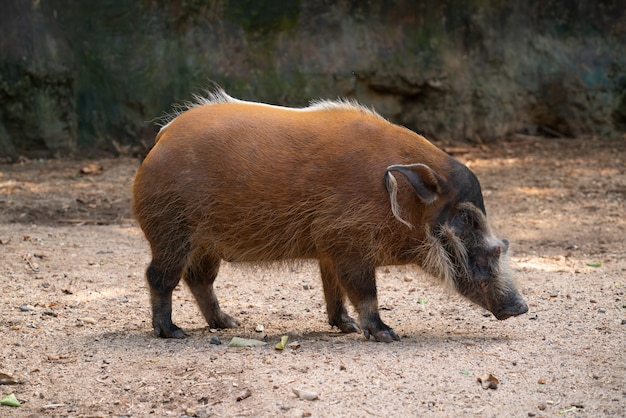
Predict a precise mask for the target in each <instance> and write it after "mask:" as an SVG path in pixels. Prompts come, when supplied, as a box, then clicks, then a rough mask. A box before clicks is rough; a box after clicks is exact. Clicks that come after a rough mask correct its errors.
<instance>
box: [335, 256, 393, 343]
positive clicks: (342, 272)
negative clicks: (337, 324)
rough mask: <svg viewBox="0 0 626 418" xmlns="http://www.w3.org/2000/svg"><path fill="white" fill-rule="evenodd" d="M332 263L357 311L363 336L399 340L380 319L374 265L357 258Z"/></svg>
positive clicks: (377, 339)
mask: <svg viewBox="0 0 626 418" xmlns="http://www.w3.org/2000/svg"><path fill="white" fill-rule="evenodd" d="M342 261H343V260H342ZM334 264H335V266H336V267H335V268H336V270H337V277H338V278H339V281H340V283H341V286H342V287H343V289H344V290H345V291H346V293H347V295H348V298H350V301H351V302H352V304H353V305H354V307H355V308H356V310H357V311H358V313H359V320H360V325H361V329H362V330H363V334H364V335H365V338H367V339H369V338H370V336H373V337H374V339H375V340H376V341H383V342H387V343H388V342H392V341H393V340H396V341H398V340H400V337H398V335H397V334H396V333H395V332H394V330H393V329H392V328H391V327H389V326H388V325H387V324H385V323H384V322H383V321H382V320H381V319H380V314H379V312H378V298H377V293H376V274H375V268H374V266H370V265H367V264H365V263H360V262H359V261H358V260H357V261H356V262H349V263H344V262H337V261H335V263H334ZM364 264H365V265H364Z"/></svg>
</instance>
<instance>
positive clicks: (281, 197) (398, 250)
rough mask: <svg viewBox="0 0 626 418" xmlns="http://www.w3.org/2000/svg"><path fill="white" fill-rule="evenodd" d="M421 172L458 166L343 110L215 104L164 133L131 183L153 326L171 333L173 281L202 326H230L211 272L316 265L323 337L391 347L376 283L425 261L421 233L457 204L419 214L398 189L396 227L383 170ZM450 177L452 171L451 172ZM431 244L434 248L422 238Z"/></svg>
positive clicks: (406, 188)
mask: <svg viewBox="0 0 626 418" xmlns="http://www.w3.org/2000/svg"><path fill="white" fill-rule="evenodd" d="M413 163H422V164H426V165H427V166H429V167H430V168H431V169H432V170H434V171H435V172H437V173H438V174H439V175H440V176H442V177H443V178H446V176H447V174H448V173H449V172H450V171H451V170H452V167H453V166H454V164H455V163H456V162H455V161H454V160H453V159H452V158H450V157H449V156H448V155H447V154H445V153H444V152H442V151H441V150H439V149H438V148H436V147H435V146H433V145H432V144H431V143H430V142H428V141H427V140H426V139H425V138H423V137H422V136H420V135H417V134H415V133H413V132H411V131H409V130H407V129H405V128H402V127H400V126H397V125H394V124H391V123H389V122H388V121H386V120H384V119H383V118H381V117H380V116H378V115H376V114H375V113H374V112H372V111H369V110H367V109H364V108H362V107H360V106H357V105H353V104H350V103H346V102H322V103H318V104H316V105H313V106H312V107H309V108H306V109H290V108H283V107H277V106H269V105H264V104H256V103H248V102H241V101H237V100H234V99H231V98H229V97H228V96H226V95H225V94H224V93H223V92H218V93H216V94H214V95H212V98H211V99H209V100H207V101H205V103H200V104H198V105H194V106H191V108H190V109H189V110H187V111H185V112H183V113H181V114H179V115H178V116H177V117H176V118H175V119H173V120H172V121H171V122H170V123H168V124H167V125H166V126H164V127H163V128H162V130H161V131H160V132H159V135H158V136H157V140H156V144H155V146H154V148H153V149H152V151H151V152H150V153H149V154H148V156H147V157H146V159H145V161H144V162H143V164H142V166H141V167H140V168H139V171H138V173H137V176H136V180H135V185H134V211H135V215H136V218H137V220H138V221H139V224H140V225H141V227H142V229H143V231H144V233H145V235H146V238H147V239H148V241H149V242H150V244H151V248H152V254H153V260H152V263H151V266H150V268H149V269H148V281H149V283H150V285H151V294H152V303H153V323H154V326H155V330H156V331H157V333H158V334H159V335H162V336H174V337H181V336H184V333H183V332H182V331H181V330H180V329H178V327H176V326H175V325H173V324H172V323H171V319H170V315H171V289H172V288H173V286H175V285H176V283H178V280H179V279H180V278H181V276H183V277H184V278H185V280H186V281H187V283H188V284H189V285H190V287H191V288H192V291H193V292H194V295H195V296H196V299H197V301H198V303H199V305H200V308H201V310H202V311H203V314H204V315H205V317H206V319H207V321H208V322H209V324H210V325H213V326H218V327H220V326H235V325H236V322H235V321H234V320H233V319H232V318H230V317H228V316H227V315H225V314H223V313H222V312H221V310H220V309H219V306H218V303H217V299H216V297H215V295H214V293H213V290H212V283H213V280H214V279H215V275H216V274H217V269H218V266H219V260H220V259H225V260H229V261H247V262H266V261H278V260H287V259H295V258H315V259H318V260H320V267H321V272H322V281H323V283H324V291H325V296H326V301H327V305H328V314H329V319H330V323H331V324H332V325H337V326H338V327H339V328H341V329H342V330H343V331H345V332H350V331H355V330H358V326H356V324H355V323H354V321H353V320H352V319H351V318H350V317H349V316H347V313H346V310H345V307H344V305H343V301H344V295H346V296H348V297H349V298H350V300H351V302H352V303H353V304H354V305H355V306H356V307H357V310H358V311H359V314H360V317H361V327H362V328H364V331H365V332H366V335H369V334H368V333H369V332H370V331H371V332H372V334H373V335H374V336H375V337H376V338H377V339H381V340H384V341H388V340H391V339H392V338H397V336H396V335H395V333H393V330H391V329H390V328H389V327H387V326H386V325H384V324H383V323H382V321H380V318H379V316H378V309H377V302H376V285H375V278H374V269H375V267H377V266H380V265H387V264H407V263H416V264H418V265H421V264H422V263H423V261H424V258H425V257H426V254H424V252H423V251H422V250H423V248H424V246H425V243H426V242H427V241H428V240H427V236H426V234H427V233H428V231H429V228H428V227H422V226H427V225H430V224H431V223H433V222H434V219H435V218H436V217H437V215H438V214H439V213H440V212H441V210H442V208H443V207H444V206H445V205H446V204H448V203H449V202H450V199H452V198H453V197H454V196H455V195H456V191H455V190H454V182H451V183H450V187H449V189H448V190H447V191H446V193H445V194H442V195H441V196H439V198H438V199H436V200H435V201H434V202H433V203H432V204H424V203H423V202H422V201H421V200H420V199H419V198H418V197H417V196H416V194H415V193H414V192H413V190H412V189H411V186H410V185H409V183H408V182H407V181H406V179H404V178H403V177H402V176H399V177H398V207H400V208H401V210H402V217H403V219H404V220H406V222H407V223H410V224H411V225H416V226H418V227H417V228H409V227H407V225H406V224H405V223H403V222H399V221H398V219H397V218H395V217H394V215H393V214H392V211H391V207H390V198H389V193H388V191H387V190H386V188H385V183H384V175H385V172H386V171H385V170H386V169H387V168H388V167H389V166H391V165H394V164H396V165H397V164H413ZM456 164H458V163H456ZM431 238H432V237H431Z"/></svg>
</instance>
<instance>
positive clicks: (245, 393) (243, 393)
mask: <svg viewBox="0 0 626 418" xmlns="http://www.w3.org/2000/svg"><path fill="white" fill-rule="evenodd" d="M250 395H252V392H250V389H247V388H246V389H244V390H242V391H241V392H239V393H238V394H237V397H236V398H235V400H236V401H237V402H239V401H243V400H244V399H246V398H249V397H250Z"/></svg>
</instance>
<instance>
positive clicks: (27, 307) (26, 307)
mask: <svg viewBox="0 0 626 418" xmlns="http://www.w3.org/2000/svg"><path fill="white" fill-rule="evenodd" d="M32 310H33V307H32V306H30V305H20V311H22V312H28V311H32Z"/></svg>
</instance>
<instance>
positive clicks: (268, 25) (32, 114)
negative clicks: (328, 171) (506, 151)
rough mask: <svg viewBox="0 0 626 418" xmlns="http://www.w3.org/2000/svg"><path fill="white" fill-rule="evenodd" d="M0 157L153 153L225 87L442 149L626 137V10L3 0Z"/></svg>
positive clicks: (546, 3) (402, 0) (536, 1)
mask: <svg viewBox="0 0 626 418" xmlns="http://www.w3.org/2000/svg"><path fill="white" fill-rule="evenodd" d="M0 10H1V11H0V157H2V158H4V159H8V160H11V159H12V158H16V157H17V156H19V155H26V156H31V157H33V156H34V157H37V156H42V157H43V156H54V155H67V154H79V153H89V152H94V151H105V152H112V153H115V154H128V155H132V154H137V155H141V154H142V153H144V152H145V150H146V149H148V148H149V147H150V146H151V144H152V142H153V140H154V135H155V133H156V131H157V129H158V127H157V125H156V124H155V122H158V119H159V118H160V117H162V116H163V115H164V114H165V113H166V112H168V111H171V106H172V104H174V103H182V102H184V101H185V100H190V99H191V98H192V95H193V94H194V93H196V94H202V93H203V92H204V91H205V90H206V89H210V88H211V87H212V86H213V85H214V83H216V84H218V85H220V86H222V87H223V88H224V89H226V91H227V92H228V93H229V94H231V95H232V96H235V97H237V98H241V99H246V100H254V101H262V102H267V103H273V104H279V105H287V106H306V105H307V104H308V102H309V101H310V100H314V99H318V98H336V97H350V98H355V99H357V100H358V101H360V102H361V103H363V104H365V105H368V106H372V107H374V108H375V109H376V110H377V111H378V112H379V113H380V114H382V115H383V116H384V117H386V118H388V119H390V120H391V121H393V122H396V123H399V124H402V125H405V126H407V127H408V128H410V129H412V130H414V131H416V132H418V133H421V134H423V135H425V136H427V137H428V138H430V139H432V140H434V141H436V142H438V141H439V142H443V143H457V142H458V143H473V144H483V143H486V144H488V143H491V142H494V141H499V140H503V139H507V138H509V139H510V138H514V137H516V136H543V137H580V136H592V137H601V138H603V139H613V140H618V141H623V140H625V136H624V135H625V133H626V1H625V0H601V1H598V0H579V1H573V0H519V1H504V0H449V1H409V0H396V1H393V0H381V1H366V0H338V1H326V0H280V1H275V0H215V1H199V0H172V1H165V0H135V1H130V0H99V1H75V0H0Z"/></svg>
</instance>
